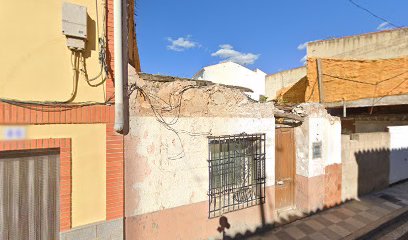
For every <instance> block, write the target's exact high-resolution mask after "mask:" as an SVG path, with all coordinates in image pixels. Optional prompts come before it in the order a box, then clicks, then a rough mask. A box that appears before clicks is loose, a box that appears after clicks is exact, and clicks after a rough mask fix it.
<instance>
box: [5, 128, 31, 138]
mask: <svg viewBox="0 0 408 240" xmlns="http://www.w3.org/2000/svg"><path fill="white" fill-rule="evenodd" d="M3 137H4V139H5V140H21V139H25V138H26V128H25V127H6V128H4V131H3Z"/></svg>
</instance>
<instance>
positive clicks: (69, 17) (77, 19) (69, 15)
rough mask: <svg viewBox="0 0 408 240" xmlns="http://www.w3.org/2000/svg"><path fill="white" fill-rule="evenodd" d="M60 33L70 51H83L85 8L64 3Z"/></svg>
mask: <svg viewBox="0 0 408 240" xmlns="http://www.w3.org/2000/svg"><path fill="white" fill-rule="evenodd" d="M62 33H63V34H64V35H65V36H66V37H67V45H68V47H69V48H71V49H75V50H83V49H84V48H85V41H86V39H87V12H86V7H84V6H80V5H76V4H72V3H67V2H64V3H63V5H62Z"/></svg>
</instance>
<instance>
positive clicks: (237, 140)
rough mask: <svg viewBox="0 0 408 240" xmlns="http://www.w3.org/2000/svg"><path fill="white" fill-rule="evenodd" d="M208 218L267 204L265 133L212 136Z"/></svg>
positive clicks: (209, 141) (210, 143)
mask: <svg viewBox="0 0 408 240" xmlns="http://www.w3.org/2000/svg"><path fill="white" fill-rule="evenodd" d="M208 145H209V154H208V156H209V160H208V166H209V191H208V196H209V214H208V215H209V216H208V217H209V218H214V217H218V216H221V215H222V214H223V213H227V212H232V211H236V210H239V209H243V208H248V207H251V206H254V205H259V204H263V203H264V202H265V134H264V133H262V134H246V133H242V134H239V135H226V136H219V137H209V138H208Z"/></svg>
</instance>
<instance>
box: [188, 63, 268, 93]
mask: <svg viewBox="0 0 408 240" xmlns="http://www.w3.org/2000/svg"><path fill="white" fill-rule="evenodd" d="M265 76H266V73H264V72H262V71H261V70H259V69H256V70H255V71H252V70H250V69H248V68H246V67H244V66H241V65H239V64H237V63H233V62H223V63H219V64H216V65H211V66H208V67H205V68H203V69H202V70H201V71H199V72H198V73H197V74H196V75H194V76H193V79H197V80H208V81H211V82H214V83H220V84H226V85H233V86H241V87H246V88H249V89H251V90H252V91H253V93H248V94H249V95H250V97H251V98H252V99H255V100H259V95H265Z"/></svg>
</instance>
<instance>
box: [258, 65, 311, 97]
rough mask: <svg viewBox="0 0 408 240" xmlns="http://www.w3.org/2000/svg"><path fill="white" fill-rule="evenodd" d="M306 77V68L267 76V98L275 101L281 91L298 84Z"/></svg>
mask: <svg viewBox="0 0 408 240" xmlns="http://www.w3.org/2000/svg"><path fill="white" fill-rule="evenodd" d="M304 77H306V67H300V68H294V69H290V70H286V71H282V72H278V73H274V74H270V75H267V76H266V78H265V96H267V97H268V99H275V98H276V94H277V93H278V92H279V90H281V89H282V88H285V87H289V86H290V85H293V84H295V83H297V82H298V81H299V80H300V79H302V78H304Z"/></svg>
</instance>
